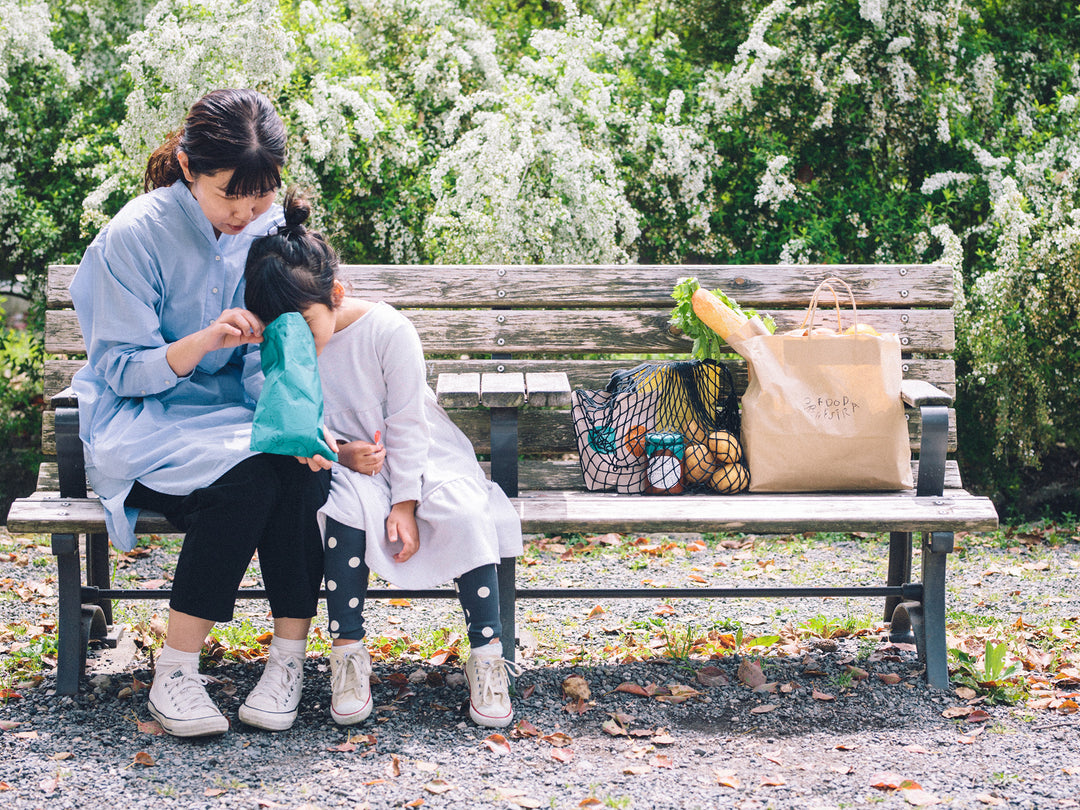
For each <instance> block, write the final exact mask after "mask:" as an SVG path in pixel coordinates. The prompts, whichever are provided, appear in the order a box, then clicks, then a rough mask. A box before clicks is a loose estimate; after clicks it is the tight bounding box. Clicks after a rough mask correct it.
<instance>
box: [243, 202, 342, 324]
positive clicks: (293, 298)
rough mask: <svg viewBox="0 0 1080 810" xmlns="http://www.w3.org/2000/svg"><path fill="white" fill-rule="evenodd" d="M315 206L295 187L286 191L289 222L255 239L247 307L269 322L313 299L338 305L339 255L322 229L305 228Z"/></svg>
mask: <svg viewBox="0 0 1080 810" xmlns="http://www.w3.org/2000/svg"><path fill="white" fill-rule="evenodd" d="M310 214H311V206H310V204H309V203H308V201H307V200H306V199H305V198H304V196H303V194H301V193H300V192H298V191H295V190H293V189H290V190H289V192H288V193H287V194H286V196H285V224H284V225H282V226H281V227H280V228H278V229H277V232H276V233H272V234H269V235H267V236H261V237H259V238H258V239H256V240H255V241H254V242H252V243H251V249H250V250H249V251H248V257H247V264H246V265H245V266H244V282H245V285H246V286H245V288H244V306H245V307H247V308H248V309H249V310H251V311H252V312H254V313H255V314H256V315H257V316H258V317H259V319H260V320H262V322H263V323H270V322H271V321H272V320H274V319H275V318H276V317H277V316H278V315H281V314H282V313H285V312H301V311H302V310H305V309H307V308H308V307H309V306H311V305H312V304H325V305H326V306H328V307H330V308H331V309H333V308H334V279H335V278H336V277H337V270H338V256H337V253H335V252H334V249H333V248H332V247H330V245H329V244H327V242H326V239H324V238H323V236H322V234H319V233H316V232H314V231H309V230H308V229H307V228H305V227H304V222H306V221H307V218H308V216H309V215H310Z"/></svg>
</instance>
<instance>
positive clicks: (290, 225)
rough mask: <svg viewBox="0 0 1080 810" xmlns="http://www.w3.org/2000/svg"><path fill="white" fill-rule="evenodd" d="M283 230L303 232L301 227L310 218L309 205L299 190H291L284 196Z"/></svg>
mask: <svg viewBox="0 0 1080 810" xmlns="http://www.w3.org/2000/svg"><path fill="white" fill-rule="evenodd" d="M284 208H285V229H288V230H290V231H297V232H299V233H303V232H304V228H303V225H304V223H305V222H307V218H308V217H309V216H311V203H309V202H308V201H307V198H306V197H305V196H304V193H303V192H302V191H300V190H299V189H294V188H291V189H289V190H288V191H287V192H286V194H285V205H284Z"/></svg>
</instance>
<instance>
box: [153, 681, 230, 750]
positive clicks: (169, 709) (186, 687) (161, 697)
mask: <svg viewBox="0 0 1080 810" xmlns="http://www.w3.org/2000/svg"><path fill="white" fill-rule="evenodd" d="M210 680H212V679H211V678H208V677H207V676H205V675H202V674H200V673H199V670H198V667H197V666H195V665H193V664H188V665H185V666H180V667H177V668H176V669H174V670H172V671H171V672H168V673H162V674H161V675H157V674H155V676H154V682H153V684H152V685H151V686H150V698H149V700H148V701H147V707H148V708H149V709H150V714H152V715H154V719H155V720H157V721H158V723H160V724H161V727H162V728H163V729H165V731H167V732H168V733H169V734H172V735H173V736H174V737H205V736H208V735H211V734H224V733H225V732H226V731H228V730H229V721H228V720H227V719H226V718H225V715H223V714H222V713H221V711H220V710H219V709H218V707H217V706H215V705H214V701H212V700H211V699H210V696H209V695H208V694H206V683H207V682H208V681H210Z"/></svg>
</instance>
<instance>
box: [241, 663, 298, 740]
mask: <svg viewBox="0 0 1080 810" xmlns="http://www.w3.org/2000/svg"><path fill="white" fill-rule="evenodd" d="M303 688H304V659H302V658H294V657H293V656H290V655H282V656H277V655H274V654H273V653H271V654H270V655H269V657H267V659H266V668H265V669H263V674H262V677H261V678H259V682H258V683H257V684H255V688H254V689H252V690H251V692H250V693H249V694H248V696H247V700H245V701H244V705H242V706H241V707H240V712H239V714H240V719H241V720H243V721H244V722H245V723H247V724H248V725H249V726H255V727H256V728H262V729H266V730H267V731H284V730H285V729H287V728H289V727H290V726H292V724H293V722H294V721H295V720H296V715H297V713H298V712H299V707H300V695H301V693H302V692H303Z"/></svg>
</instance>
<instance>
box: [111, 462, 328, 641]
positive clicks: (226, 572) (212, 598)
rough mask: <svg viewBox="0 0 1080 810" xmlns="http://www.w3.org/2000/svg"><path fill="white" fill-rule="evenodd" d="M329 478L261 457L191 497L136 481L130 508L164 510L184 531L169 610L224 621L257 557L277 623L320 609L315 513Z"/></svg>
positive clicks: (325, 473) (319, 544) (229, 616)
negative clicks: (252, 560)
mask: <svg viewBox="0 0 1080 810" xmlns="http://www.w3.org/2000/svg"><path fill="white" fill-rule="evenodd" d="M329 491H330V473H329V471H325V470H320V471H319V472H312V471H311V470H310V469H308V467H307V466H306V465H303V464H300V463H299V462H298V461H297V460H296V459H295V458H293V457H292V456H279V455H272V454H269V453H262V454H260V455H257V456H251V457H250V458H247V459H245V460H244V461H242V462H240V463H239V464H237V465H236V466H235V467H233V468H232V469H231V470H229V471H228V472H227V473H225V474H224V475H222V476H221V477H220V478H218V479H217V480H216V481H214V483H212V484H210V485H209V486H205V487H203V488H201V489H197V490H195V491H194V492H192V493H191V494H189V495H166V494H163V493H161V492H156V491H155V490H152V489H149V488H148V487H146V486H144V485H143V484H141V483H139V482H138V481H136V482H135V485H134V486H133V487H132V489H131V492H130V494H129V495H128V497H127V500H126V501H125V503H126V505H127V506H131V507H138V508H141V509H151V510H154V511H156V512H161V513H162V514H163V515H165V517H166V518H168V519H169V522H170V523H172V524H173V525H174V526H176V527H177V528H178V529H180V530H182V531H183V532H185V533H186V537H185V538H184V544H183V546H182V547H181V549H180V558H179V560H178V561H177V564H176V573H175V575H174V578H173V586H172V598H171V600H170V601H169V607H171V608H172V609H173V610H177V611H180V612H182V613H188V614H190V615H192V616H197V617H198V618H200V619H208V620H210V621H214V622H227V621H230V620H231V619H232V617H233V609H234V607H235V606H236V592H237V590H238V589H239V587H240V583H241V581H242V580H243V578H244V574H245V572H246V571H247V567H248V565H249V564H250V562H251V559H252V557H253V556H254V554H255V552H258V554H259V567H260V569H261V571H262V578H263V584H264V586H265V587H266V593H267V597H268V599H269V601H270V611H271V613H272V614H273V615H274V617H275V618H296V619H309V618H311V617H312V616H314V615H315V613H316V611H317V609H318V600H319V589H320V587H321V585H322V573H323V551H322V538H321V536H320V533H319V527H318V523H317V522H316V519H315V515H316V513H317V512H318V510H319V508H320V507H321V506H322V505H323V503H324V502H325V501H326V496H327V494H328V493H329Z"/></svg>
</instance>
